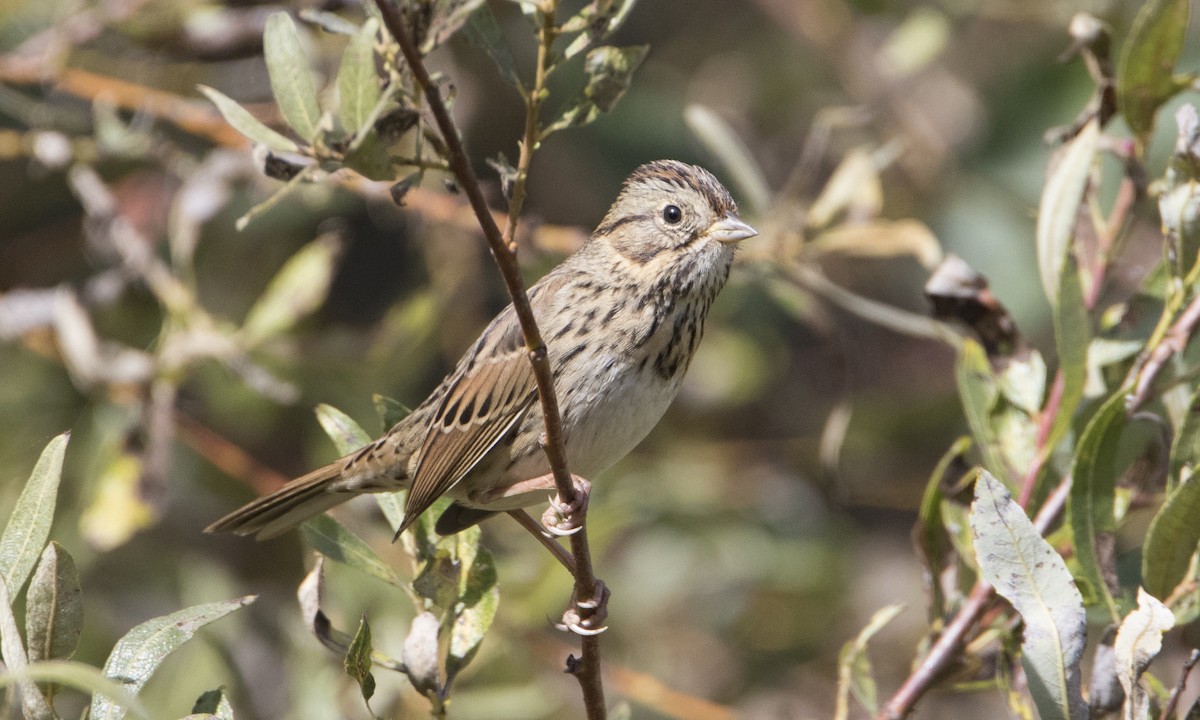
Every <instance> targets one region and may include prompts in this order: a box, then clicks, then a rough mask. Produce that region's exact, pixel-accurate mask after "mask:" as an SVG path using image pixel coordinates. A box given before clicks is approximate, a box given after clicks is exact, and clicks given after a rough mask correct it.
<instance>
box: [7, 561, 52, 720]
mask: <svg viewBox="0 0 1200 720" xmlns="http://www.w3.org/2000/svg"><path fill="white" fill-rule="evenodd" d="M0 659H3V660H4V667H5V669H6V670H8V671H9V672H10V673H12V674H13V675H14V677H13V679H12V682H13V683H14V684H16V686H17V688H18V689H19V690H20V692H21V708H22V709H23V710H24V711H25V718H26V720H56V717H55V715H54V710H53V709H52V708H51V707H50V703H49V702H48V701H47V700H46V696H45V695H42V691H41V690H39V689H38V686H37V684H36V683H35V682H34V681H33V680H31V679H29V677H28V676H26V675H25V673H26V670H27V669H28V668H29V657H28V656H27V655H26V654H25V646H24V645H23V644H22V643H21V631H20V630H18V629H17V618H16V616H15V615H13V611H12V597H11V596H10V595H9V593H8V588H6V587H5V585H4V583H3V582H0ZM6 674H7V673H6Z"/></svg>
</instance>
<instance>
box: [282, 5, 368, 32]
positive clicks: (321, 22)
mask: <svg viewBox="0 0 1200 720" xmlns="http://www.w3.org/2000/svg"><path fill="white" fill-rule="evenodd" d="M300 19H301V20H303V21H304V22H306V23H311V24H312V25H316V26H317V27H319V28H321V29H322V30H324V31H325V32H328V33H334V34H336V35H346V36H349V37H354V34H355V33H357V32H358V30H359V28H358V26H357V25H355V24H354V23H352V22H350V21H349V20H346V19H345V18H343V17H342V16H341V15H334V14H333V13H331V12H326V11H324V10H317V9H316V8H304V9H303V10H301V11H300ZM371 19H372V20H374V18H371Z"/></svg>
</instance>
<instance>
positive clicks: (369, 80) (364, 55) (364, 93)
mask: <svg viewBox="0 0 1200 720" xmlns="http://www.w3.org/2000/svg"><path fill="white" fill-rule="evenodd" d="M378 31H379V23H378V22H377V21H376V20H375V18H368V19H367V21H366V22H365V23H363V26H362V28H360V29H359V31H358V32H356V33H355V34H354V35H353V37H351V38H350V42H349V43H347V44H346V51H345V52H344V53H342V65H341V67H340V68H338V75H337V89H338V119H339V120H341V121H342V127H343V128H345V129H346V130H348V131H350V132H352V133H354V134H355V135H358V134H360V133H361V132H363V129H364V128H366V126H367V123H368V121H369V120H370V118H371V117H372V116H373V115H374V114H375V106H376V105H378V104H379V98H380V97H381V96H382V94H383V93H382V92H381V91H380V89H379V77H378V75H377V74H376V72H375V37H376V33H377V32H378Z"/></svg>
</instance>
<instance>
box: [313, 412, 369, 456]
mask: <svg viewBox="0 0 1200 720" xmlns="http://www.w3.org/2000/svg"><path fill="white" fill-rule="evenodd" d="M317 422H319V423H321V427H322V428H323V429H324V430H325V434H326V435H328V436H329V439H330V440H332V441H333V444H334V446H335V447H337V450H338V452H339V453H341V454H342V455H349V454H350V453H352V452H354V451H355V450H358V449H359V448H361V447H363V446H365V445H366V444H367V443H369V442H371V436H370V435H368V434H367V433H366V431H365V430H363V429H362V427H360V426H359V424H358V423H356V422H354V420H353V419H352V418H351V417H350V416H349V415H347V414H346V413H344V412H342V411H341V410H338V409H337V408H335V407H333V406H332V405H326V404H325V403H321V404H320V405H318V406H317Z"/></svg>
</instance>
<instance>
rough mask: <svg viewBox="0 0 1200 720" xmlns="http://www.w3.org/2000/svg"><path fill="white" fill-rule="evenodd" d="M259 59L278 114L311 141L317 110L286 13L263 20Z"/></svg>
mask: <svg viewBox="0 0 1200 720" xmlns="http://www.w3.org/2000/svg"><path fill="white" fill-rule="evenodd" d="M263 56H264V57H265V58H266V60H267V74H268V75H270V78H271V92H272V94H274V95H275V102H276V103H278V104H279V112H280V113H282V114H283V117H284V118H285V119H286V120H287V121H288V124H289V125H291V126H292V129H293V130H295V131H296V132H297V134H299V135H300V137H302V138H304V139H305V140H307V141H308V142H312V141H313V139H314V138H315V137H316V136H317V132H318V131H319V129H320V122H321V108H320V106H319V105H317V90H316V87H315V86H314V84H313V76H312V72H311V71H310V70H309V68H308V57H307V56H306V55H305V54H304V48H303V47H302V46H301V44H300V32H299V31H298V30H297V29H296V23H294V22H292V17H291V16H290V15H288V14H287V13H285V12H277V13H274V14H273V15H271V16H270V17H269V18H267V24H266V27H265V28H264V29H263Z"/></svg>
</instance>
